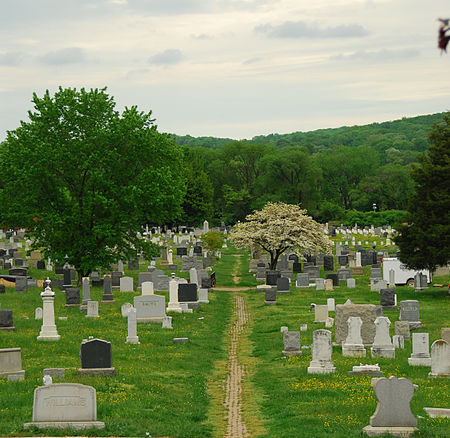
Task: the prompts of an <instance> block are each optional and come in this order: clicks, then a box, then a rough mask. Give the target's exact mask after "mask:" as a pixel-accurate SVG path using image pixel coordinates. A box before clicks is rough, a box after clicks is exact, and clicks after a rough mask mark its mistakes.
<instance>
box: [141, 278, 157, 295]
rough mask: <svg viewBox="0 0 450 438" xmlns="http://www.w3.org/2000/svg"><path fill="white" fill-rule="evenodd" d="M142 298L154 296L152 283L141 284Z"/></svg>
mask: <svg viewBox="0 0 450 438" xmlns="http://www.w3.org/2000/svg"><path fill="white" fill-rule="evenodd" d="M141 289H142V296H145V295H154V290H153V283H152V282H151V281H144V282H143V283H142V284H141Z"/></svg>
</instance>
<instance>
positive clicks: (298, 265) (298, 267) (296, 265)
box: [292, 262, 302, 273]
mask: <svg viewBox="0 0 450 438" xmlns="http://www.w3.org/2000/svg"><path fill="white" fill-rule="evenodd" d="M292 271H293V272H294V273H299V272H302V264H301V263H300V262H294V263H293V264H292Z"/></svg>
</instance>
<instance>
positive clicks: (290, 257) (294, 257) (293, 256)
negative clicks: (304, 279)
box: [288, 254, 298, 263]
mask: <svg viewBox="0 0 450 438" xmlns="http://www.w3.org/2000/svg"><path fill="white" fill-rule="evenodd" d="M288 260H292V261H293V262H294V263H297V262H298V255H297V254H291V255H290V256H289V257H288Z"/></svg>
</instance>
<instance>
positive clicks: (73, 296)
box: [64, 287, 80, 308]
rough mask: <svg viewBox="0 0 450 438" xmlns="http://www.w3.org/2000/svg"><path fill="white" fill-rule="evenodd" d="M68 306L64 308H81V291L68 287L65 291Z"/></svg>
mask: <svg viewBox="0 0 450 438" xmlns="http://www.w3.org/2000/svg"><path fill="white" fill-rule="evenodd" d="M65 295H66V304H65V306H64V307H66V308H67V307H79V306H80V289H79V288H77V287H68V288H67V289H66V291H65Z"/></svg>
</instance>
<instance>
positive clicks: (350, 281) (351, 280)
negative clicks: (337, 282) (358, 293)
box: [347, 278, 356, 289]
mask: <svg viewBox="0 0 450 438" xmlns="http://www.w3.org/2000/svg"><path fill="white" fill-rule="evenodd" d="M355 286H356V280H355V279H354V278H347V287H348V288H349V289H354V288H355Z"/></svg>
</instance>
